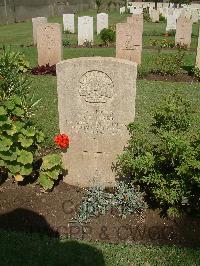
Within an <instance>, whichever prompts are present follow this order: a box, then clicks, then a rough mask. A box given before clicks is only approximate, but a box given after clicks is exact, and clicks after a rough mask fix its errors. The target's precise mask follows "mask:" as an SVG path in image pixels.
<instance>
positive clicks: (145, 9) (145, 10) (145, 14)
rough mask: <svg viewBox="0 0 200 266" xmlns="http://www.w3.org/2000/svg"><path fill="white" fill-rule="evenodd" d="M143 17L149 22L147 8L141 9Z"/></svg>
mask: <svg viewBox="0 0 200 266" xmlns="http://www.w3.org/2000/svg"><path fill="white" fill-rule="evenodd" d="M143 19H144V21H145V22H149V21H151V18H150V15H149V11H148V9H147V8H144V9H143Z"/></svg>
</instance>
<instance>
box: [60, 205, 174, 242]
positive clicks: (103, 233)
mask: <svg viewBox="0 0 200 266" xmlns="http://www.w3.org/2000/svg"><path fill="white" fill-rule="evenodd" d="M79 206H80V205H79V204H74V203H73V201H72V200H67V201H65V202H64V203H63V204H62V208H63V212H64V213H65V214H66V215H70V216H71V215H73V214H75V213H76V212H77V210H78V208H79ZM58 231H59V232H60V233H61V234H62V233H63V234H64V235H67V236H68V237H69V238H79V239H82V240H84V239H89V238H92V235H94V236H95V237H97V236H98V238H99V239H100V240H103V241H109V240H111V239H115V240H117V241H120V242H130V241H142V240H147V239H148V240H150V241H156V240H167V239H170V238H172V237H173V236H174V232H175V231H174V227H173V226H150V227H148V226H146V225H144V226H142V225H137V226H136V225H129V224H124V225H120V226H117V227H116V226H113V225H110V226H106V225H101V226H95V228H94V227H92V226H91V225H89V224H79V223H77V222H76V221H73V220H72V221H71V222H70V223H68V224H67V225H66V226H62V227H60V228H58Z"/></svg>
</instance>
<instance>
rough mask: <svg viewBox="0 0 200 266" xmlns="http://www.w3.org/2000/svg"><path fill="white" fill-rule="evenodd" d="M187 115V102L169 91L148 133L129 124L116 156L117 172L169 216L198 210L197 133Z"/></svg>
mask: <svg viewBox="0 0 200 266" xmlns="http://www.w3.org/2000/svg"><path fill="white" fill-rule="evenodd" d="M190 117H191V111H190V103H189V102H187V101H185V100H183V98H182V97H180V96H178V95H176V94H173V95H170V96H169V97H168V98H167V99H166V100H165V101H164V103H162V104H161V105H160V106H159V107H158V108H157V109H156V111H155V113H154V117H153V118H154V122H153V123H152V125H151V127H150V128H149V130H148V133H147V132H145V131H147V130H146V129H144V128H143V127H138V126H137V125H135V124H130V125H129V127H128V128H129V132H130V134H131V139H130V141H129V146H128V147H127V148H126V150H125V151H124V153H123V154H122V155H121V156H119V161H118V171H119V173H120V174H121V175H122V176H126V177H127V176H128V177H130V178H131V179H132V180H133V182H134V184H135V185H139V186H140V189H141V191H142V192H145V193H146V195H147V198H148V199H149V202H151V203H152V202H153V203H154V204H157V207H159V208H160V209H161V210H162V212H163V213H165V214H168V215H169V216H179V215H180V214H181V213H183V212H195V213H199V211H200V178H199V177H200V134H196V135H194V134H193V133H192V132H190Z"/></svg>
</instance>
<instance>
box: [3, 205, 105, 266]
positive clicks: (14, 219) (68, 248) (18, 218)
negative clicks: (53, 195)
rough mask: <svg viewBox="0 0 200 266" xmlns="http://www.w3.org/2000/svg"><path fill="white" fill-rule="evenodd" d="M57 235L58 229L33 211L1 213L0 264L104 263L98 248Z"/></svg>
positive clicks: (99, 265) (92, 264) (71, 264)
mask: <svg viewBox="0 0 200 266" xmlns="http://www.w3.org/2000/svg"><path fill="white" fill-rule="evenodd" d="M38 229H39V230H38ZM4 230H5V231H4ZM27 232H28V233H27ZM38 232H39V233H40V234H38ZM50 236H51V237H50ZM58 236H59V235H58V232H57V231H56V230H53V229H52V228H51V227H50V225H49V224H48V223H47V221H46V220H45V219H44V218H43V217H42V216H41V215H38V214H37V213H35V212H33V211H30V210H26V209H16V210H14V211H12V212H10V213H6V214H4V215H0V247H1V252H0V261H1V265H67V266H79V265H80V266H84V265H85V266H90V265H91V266H95V265H97V266H104V265H105V262H104V258H103V255H102V252H101V251H100V250H98V249H97V248H95V247H93V246H91V245H88V244H85V243H83V242H77V241H72V240H64V239H61V238H58Z"/></svg>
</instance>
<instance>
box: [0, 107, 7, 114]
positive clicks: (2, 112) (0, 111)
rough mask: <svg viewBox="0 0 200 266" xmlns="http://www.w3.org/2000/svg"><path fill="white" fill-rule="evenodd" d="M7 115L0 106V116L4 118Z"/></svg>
mask: <svg viewBox="0 0 200 266" xmlns="http://www.w3.org/2000/svg"><path fill="white" fill-rule="evenodd" d="M5 115H7V112H6V110H5V108H4V107H3V106H0V116H5Z"/></svg>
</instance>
